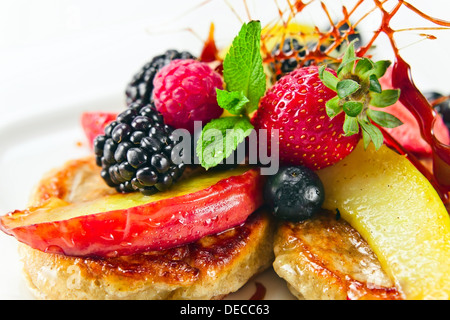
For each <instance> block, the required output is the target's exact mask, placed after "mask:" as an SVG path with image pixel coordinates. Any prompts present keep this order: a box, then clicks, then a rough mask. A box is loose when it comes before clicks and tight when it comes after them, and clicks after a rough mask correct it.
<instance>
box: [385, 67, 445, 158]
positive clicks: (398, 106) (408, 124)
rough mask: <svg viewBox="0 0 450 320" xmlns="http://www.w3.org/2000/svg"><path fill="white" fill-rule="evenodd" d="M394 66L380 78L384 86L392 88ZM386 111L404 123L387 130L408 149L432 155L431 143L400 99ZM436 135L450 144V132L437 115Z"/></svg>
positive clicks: (443, 141) (424, 154) (422, 154)
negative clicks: (423, 135)
mask: <svg viewBox="0 0 450 320" xmlns="http://www.w3.org/2000/svg"><path fill="white" fill-rule="evenodd" d="M391 73H392V68H389V69H388V70H387V72H386V74H385V75H384V76H383V77H382V78H380V84H381V86H382V87H383V88H392V81H391ZM384 111H386V112H389V113H390V114H393V115H394V116H396V117H397V118H399V119H400V120H401V121H402V122H403V125H401V126H399V127H396V128H386V131H387V132H388V133H389V134H390V135H391V136H392V137H393V138H394V139H395V140H396V141H397V142H399V143H400V144H401V145H402V146H403V147H404V148H405V149H406V150H408V151H411V152H413V153H415V154H416V155H419V156H431V152H432V151H431V147H430V145H429V144H428V143H427V142H426V141H425V140H424V139H423V138H422V136H421V133H420V128H419V124H418V123H417V120H416V118H415V117H414V116H413V114H412V113H411V112H409V110H408V109H407V108H406V107H405V106H404V105H403V104H402V103H401V102H399V101H397V102H396V103H395V104H394V105H392V106H389V107H386V108H385V109H384ZM434 133H435V135H436V137H437V138H438V139H439V141H441V142H442V143H445V144H450V134H449V130H448V129H447V127H446V125H445V123H444V121H443V119H442V117H441V116H440V115H436V124H435V126H434Z"/></svg>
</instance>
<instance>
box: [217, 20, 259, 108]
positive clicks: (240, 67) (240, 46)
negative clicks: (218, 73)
mask: <svg viewBox="0 0 450 320" xmlns="http://www.w3.org/2000/svg"><path fill="white" fill-rule="evenodd" d="M223 77H224V80H225V83H226V89H227V91H237V92H243V94H244V95H245V96H246V97H247V98H248V100H249V101H248V105H247V106H246V108H247V113H251V112H253V111H255V110H256V109H257V108H258V103H259V100H260V99H261V97H262V96H263V95H264V93H265V91H266V75H265V73H264V67H263V63H262V57H261V23H260V22H259V21H250V22H249V23H247V24H243V25H242V28H241V30H240V31H239V34H238V35H237V36H236V37H235V38H234V40H233V43H232V45H231V47H230V49H229V51H228V53H227V55H226V56H225V59H224V61H223Z"/></svg>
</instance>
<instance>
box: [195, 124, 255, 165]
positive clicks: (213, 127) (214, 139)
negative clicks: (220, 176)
mask: <svg viewBox="0 0 450 320" xmlns="http://www.w3.org/2000/svg"><path fill="white" fill-rule="evenodd" d="M252 130H253V125H252V124H251V123H250V120H249V119H248V118H247V117H224V118H219V119H214V120H211V121H210V122H209V123H208V124H207V125H206V126H205V127H204V128H203V130H202V133H201V135H200V139H199V140H198V141H197V148H196V152H197V156H198V158H199V160H200V163H201V165H202V167H204V168H205V169H209V168H212V167H215V166H216V165H218V164H219V163H221V162H222V161H223V159H226V158H228V157H229V156H230V155H231V153H232V152H233V151H234V150H236V149H237V146H238V145H239V144H240V143H241V142H242V141H244V139H245V137H247V136H248V135H250V133H251V132H252Z"/></svg>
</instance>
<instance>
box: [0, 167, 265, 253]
mask: <svg viewBox="0 0 450 320" xmlns="http://www.w3.org/2000/svg"><path fill="white" fill-rule="evenodd" d="M262 187H263V181H262V177H261V175H260V173H259V170H258V169H248V168H238V169H235V170H231V171H226V172H215V173H207V174H202V175H199V176H197V177H193V178H190V179H186V180H183V181H180V182H179V183H177V185H175V186H174V187H173V188H172V189H170V190H168V191H167V192H162V193H158V194H155V195H153V196H144V195H142V194H140V193H128V194H114V195H111V196H106V197H103V198H100V199H96V200H93V201H88V202H84V203H77V204H69V203H67V202H64V201H63V200H60V199H55V198H53V200H50V201H49V202H47V203H46V204H45V205H44V206H42V207H39V208H29V209H27V210H23V211H14V212H12V213H10V214H8V215H5V216H3V217H1V219H0V229H1V230H2V231H4V232H5V233H7V234H10V235H13V236H14V237H16V238H17V239H18V240H19V241H21V242H23V243H26V244H28V245H29V246H31V247H33V248H35V249H38V250H41V251H44V252H50V253H59V254H65V255H71V256H103V257H111V256H118V255H130V254H135V253H139V252H143V251H149V250H162V249H167V248H171V247H174V246H178V245H182V244H185V243H189V242H192V241H196V240H198V239H200V238H202V237H204V236H206V235H210V234H215V233H218V232H221V231H224V230H226V229H228V228H231V227H233V226H236V225H239V224H241V223H243V222H244V221H245V220H246V219H247V217H248V216H249V215H250V214H251V213H252V212H254V211H255V210H256V209H258V208H259V207H260V206H261V205H262V204H263V196H262Z"/></svg>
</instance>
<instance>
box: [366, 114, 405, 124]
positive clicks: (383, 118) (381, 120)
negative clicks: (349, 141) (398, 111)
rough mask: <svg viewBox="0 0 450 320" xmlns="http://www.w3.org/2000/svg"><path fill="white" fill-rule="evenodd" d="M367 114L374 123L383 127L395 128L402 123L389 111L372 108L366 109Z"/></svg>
mask: <svg viewBox="0 0 450 320" xmlns="http://www.w3.org/2000/svg"><path fill="white" fill-rule="evenodd" d="M367 116H368V117H369V118H370V119H371V120H373V122H375V123H376V124H379V125H380V126H382V127H384V128H396V127H398V126H400V125H402V124H403V122H402V121H401V120H400V119H398V118H397V117H395V116H393V115H392V114H390V113H387V112H383V111H377V110H373V109H368V110H367Z"/></svg>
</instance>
